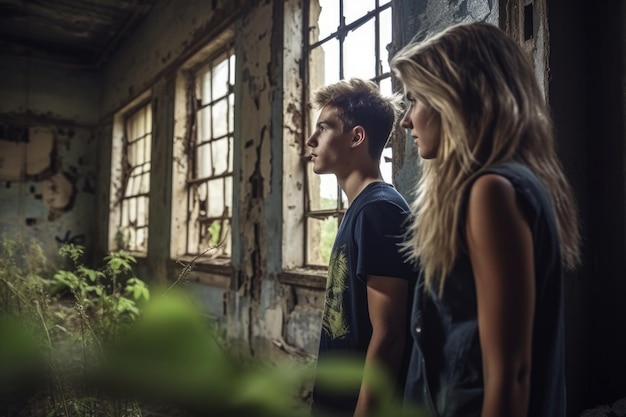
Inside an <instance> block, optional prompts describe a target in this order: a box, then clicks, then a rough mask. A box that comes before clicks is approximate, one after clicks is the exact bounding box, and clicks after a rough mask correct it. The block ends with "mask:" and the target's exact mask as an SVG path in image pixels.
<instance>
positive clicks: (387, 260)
mask: <svg viewBox="0 0 626 417" xmlns="http://www.w3.org/2000/svg"><path fill="white" fill-rule="evenodd" d="M409 212H410V209H409V206H408V204H407V202H406V200H405V199H404V198H403V197H402V196H401V195H400V193H398V191H396V189H395V188H393V186H392V185H390V184H387V183H385V182H374V183H371V184H369V185H368V186H367V187H366V188H365V189H364V190H363V191H362V192H361V193H360V194H359V195H358V196H357V197H356V198H355V199H354V201H353V202H352V204H351V205H350V207H349V208H348V210H347V211H346V214H345V216H344V218H343V220H342V221H341V225H340V226H339V230H338V231H337V236H336V238H335V243H334V245H333V249H332V252H331V256H330V262H329V266H328V281H327V284H326V303H325V307H324V315H323V319H322V330H321V335H320V347H319V355H318V359H319V360H323V359H324V358H325V357H328V356H333V357H335V356H341V355H349V356H350V357H352V358H354V357H356V358H358V359H359V360H362V361H364V359H365V353H366V352H367V347H368V345H369V341H370V338H371V335H372V325H371V323H370V319H369V312H368V307H367V285H366V279H367V276H368V275H379V276H388V277H394V278H390V279H395V278H400V279H406V280H409V281H410V282H409V286H410V288H409V294H408V295H409V297H408V298H409V306H410V305H411V304H410V300H411V297H412V293H413V282H414V281H415V279H416V273H415V272H414V269H413V268H412V267H411V264H410V263H408V262H406V261H405V259H404V256H403V255H402V254H401V253H400V247H399V243H400V242H402V240H403V237H404V233H405V228H406V226H407V218H408V216H409ZM409 310H410V309H409V307H407V317H409ZM407 323H408V321H407ZM407 332H408V329H407ZM409 340H410V337H409V336H408V333H407V342H408V341H409ZM405 357H406V358H407V364H404V365H403V366H402V369H405V368H406V367H407V366H406V365H408V349H407V355H405ZM403 383H404V381H403V380H402V381H400V382H399V386H400V388H401V386H402V385H403ZM357 399H358V389H357V390H355V392H352V393H350V394H346V395H336V393H335V392H332V390H329V391H324V390H323V388H321V387H319V386H318V385H317V384H316V386H315V387H314V390H313V411H314V412H315V411H316V410H317V411H319V410H325V411H331V412H333V413H341V412H345V413H347V414H351V413H352V412H353V411H354V408H355V406H356V401H357Z"/></svg>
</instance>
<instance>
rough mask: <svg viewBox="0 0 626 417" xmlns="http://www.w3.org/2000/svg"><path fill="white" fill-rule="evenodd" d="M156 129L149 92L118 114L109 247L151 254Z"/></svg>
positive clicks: (112, 170)
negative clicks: (152, 180)
mask: <svg viewBox="0 0 626 417" xmlns="http://www.w3.org/2000/svg"><path fill="white" fill-rule="evenodd" d="M152 132H153V109H152V101H151V97H150V93H149V92H147V93H144V94H142V95H140V96H139V97H137V98H136V99H135V100H134V101H133V102H132V103H130V104H129V105H128V106H126V107H125V108H124V109H122V110H121V111H119V112H118V113H117V114H116V115H115V116H114V122H113V139H112V140H113V145H112V164H111V207H110V211H109V216H110V217H109V225H110V227H109V245H108V246H109V250H126V251H129V252H130V253H132V254H134V255H136V256H141V257H144V256H147V255H148V233H149V230H148V229H149V219H150V175H151V165H152V139H153V134H152Z"/></svg>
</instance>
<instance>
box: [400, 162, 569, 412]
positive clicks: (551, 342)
mask: <svg viewBox="0 0 626 417" xmlns="http://www.w3.org/2000/svg"><path fill="white" fill-rule="evenodd" d="M484 173H485V174H486V173H495V174H498V175H501V176H504V177H506V178H507V179H508V180H509V181H511V183H512V184H513V186H514V187H515V190H516V192H517V196H518V197H519V198H520V200H521V201H522V205H523V208H524V210H525V212H526V213H525V214H526V216H527V219H528V220H529V224H530V227H531V230H532V235H533V249H534V256H535V280H536V285H535V291H536V294H535V321H534V323H533V341H532V368H531V386H530V390H531V391H530V403H529V411H528V415H529V416H532V417H562V416H565V382H564V381H565V378H564V352H563V296H562V267H561V253H560V249H559V241H558V233H557V227H556V222H555V217H554V210H553V208H552V203H551V200H550V197H549V195H548V193H547V192H546V190H545V188H544V186H543V185H542V184H541V183H540V182H539V180H538V179H537V178H536V177H535V175H534V174H533V173H532V172H531V171H530V170H529V169H528V168H526V167H525V166H523V165H520V164H516V163H506V164H501V165H498V166H494V167H490V168H489V169H487V170H486V171H484ZM468 189H469V188H468ZM467 197H468V193H467V192H466V195H465V199H464V203H463V205H462V213H461V214H462V216H461V219H465V214H466V211H467V210H466V208H467V207H466V205H467ZM464 227H465V226H464V224H463V225H461V227H460V228H459V230H464ZM477 318H478V317H477V304H476V289H475V285H474V276H473V273H472V268H471V264H470V260H469V256H468V254H467V252H466V251H464V250H462V251H461V252H460V253H459V256H458V258H457V260H456V262H455V265H454V267H453V269H452V271H451V273H450V275H449V276H448V277H447V279H446V282H445V287H444V291H443V296H442V297H441V298H440V297H438V295H437V294H436V293H434V292H432V291H425V290H424V277H423V275H422V274H420V277H419V278H418V284H417V286H416V292H415V297H414V300H413V311H412V317H411V328H412V335H413V338H414V341H415V343H414V344H413V349H412V354H411V362H410V365H409V375H408V378H407V384H406V388H405V402H406V403H407V406H411V407H415V406H418V407H420V408H424V409H426V410H427V411H429V412H430V414H431V415H432V416H433V417H457V416H459V417H460V416H463V417H474V416H476V417H479V416H480V413H481V409H482V402H483V372H482V354H481V349H480V341H479V337H478V321H477Z"/></svg>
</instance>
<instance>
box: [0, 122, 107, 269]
mask: <svg viewBox="0 0 626 417" xmlns="http://www.w3.org/2000/svg"><path fill="white" fill-rule="evenodd" d="M10 129H11V130H12V131H14V132H15V131H21V132H23V134H22V135H20V136H21V138H20V141H19V142H17V141H14V139H15V138H11V137H6V132H7V131H9V130H10ZM3 132H5V137H3ZM93 144H94V138H93V134H92V131H91V129H86V128H77V127H71V128H68V127H59V126H50V125H46V126H33V127H30V128H25V127H18V126H16V125H12V124H11V123H9V122H4V123H2V122H0V149H2V155H1V156H0V172H3V167H6V163H5V161H6V160H7V159H9V160H12V162H13V164H12V167H13V168H17V170H18V172H17V173H18V175H17V177H13V176H4V175H3V176H2V178H1V179H0V180H1V181H2V182H1V184H2V186H1V187H0V234H6V235H7V236H8V237H10V238H12V239H15V240H18V241H19V240H22V241H25V240H27V239H31V238H32V239H36V240H38V241H39V242H40V243H41V245H42V246H43V249H44V252H45V253H46V254H47V255H48V257H49V258H50V260H51V261H53V260H55V259H57V249H58V247H59V246H60V245H61V244H64V243H74V244H80V245H86V246H87V247H88V249H89V245H90V243H91V242H92V241H93V238H94V236H93V227H92V226H93V225H92V223H91V221H90V216H89V212H90V211H91V210H93V206H94V198H95V173H96V169H95V163H96V161H95V158H94V154H93V152H91V147H92V146H93ZM7 145H8V146H9V147H12V148H13V151H12V152H9V153H6V151H7ZM20 149H21V150H20ZM29 155H30V156H29ZM16 162H17V163H16ZM32 169H34V171H32ZM29 170H30V171H29ZM11 172H12V173H15V171H14V169H12V170H11Z"/></svg>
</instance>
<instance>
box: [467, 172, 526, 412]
mask: <svg viewBox="0 0 626 417" xmlns="http://www.w3.org/2000/svg"><path fill="white" fill-rule="evenodd" d="M466 233H467V244H468V248H469V255H470V260H471V263H472V269H473V272H474V279H475V283H476V296H477V300H478V330H479V335H480V345H481V351H482V359H483V374H484V383H485V394H484V400H483V410H482V417H518V416H519V417H522V416H523V417H525V416H526V415H527V413H528V399H529V395H530V369H531V350H532V327H533V320H534V310H535V272H534V254H533V244H532V233H531V230H530V227H529V225H528V223H527V221H526V219H525V217H524V214H523V212H522V210H521V208H520V206H519V202H518V201H517V198H516V193H515V189H514V188H513V185H512V184H511V183H510V182H509V181H508V180H507V179H506V178H504V177H501V176H499V175H494V174H488V175H484V176H481V177H480V178H478V180H476V182H475V183H474V184H473V186H472V189H471V191H470V197H469V207H468V212H467V223H466Z"/></svg>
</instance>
